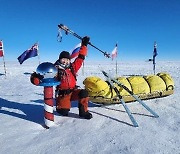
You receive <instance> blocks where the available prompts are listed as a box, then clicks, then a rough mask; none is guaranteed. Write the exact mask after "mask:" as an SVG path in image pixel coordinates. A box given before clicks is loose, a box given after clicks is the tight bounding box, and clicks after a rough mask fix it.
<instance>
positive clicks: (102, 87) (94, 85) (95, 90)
mask: <svg viewBox="0 0 180 154" xmlns="http://www.w3.org/2000/svg"><path fill="white" fill-rule="evenodd" d="M83 84H84V85H85V89H86V90H87V91H88V93H89V96H103V97H105V96H106V97H111V90H110V87H109V85H108V84H107V82H105V81H104V80H102V79H101V78H99V77H96V76H91V77H87V78H86V79H85V80H84V81H83Z"/></svg>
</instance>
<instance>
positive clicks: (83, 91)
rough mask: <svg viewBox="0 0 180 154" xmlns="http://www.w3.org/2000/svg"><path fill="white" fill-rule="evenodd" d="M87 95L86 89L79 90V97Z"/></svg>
mask: <svg viewBox="0 0 180 154" xmlns="http://www.w3.org/2000/svg"><path fill="white" fill-rule="evenodd" d="M86 97H88V91H87V90H86V89H82V90H81V91H80V92H79V98H80V99H81V98H86Z"/></svg>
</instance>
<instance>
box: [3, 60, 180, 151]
mask: <svg viewBox="0 0 180 154" xmlns="http://www.w3.org/2000/svg"><path fill="white" fill-rule="evenodd" d="M37 66H38V63H35V62H32V61H28V60H27V61H25V62H24V63H23V64H22V65H20V64H19V63H18V62H6V71H7V74H6V77H5V73H4V66H3V62H1V63H0V153H1V154H24V153H26V154H32V153H36V154H45V153H61V154H67V153H73V154H95V153H98V154H109V153H123V154H126V153H127V154H170V153H171V154H179V153H180V104H179V100H180V61H159V62H158V61H157V65H156V72H157V73H158V72H168V73H169V74H170V75H171V76H172V78H173V79H174V82H175V90H174V94H172V95H170V96H167V97H164V98H156V99H151V100H146V101H144V102H145V103H146V104H147V105H148V106H149V107H150V108H151V109H153V110H154V111H155V112H156V113H158V115H159V118H154V117H153V116H152V115H151V114H150V113H149V112H148V111H147V110H146V109H145V108H143V107H142V105H140V104H139V103H138V102H133V103H128V104H127V106H128V107H129V109H130V111H131V112H132V114H133V116H134V118H135V119H136V121H137V123H138V125H139V127H133V126H132V123H131V121H130V119H129V117H128V115H127V113H126V112H125V110H124V108H123V106H122V105H121V104H116V105H109V106H99V105H97V104H93V103H92V102H89V111H90V112H91V113H92V114H93V118H92V119H90V120H86V119H81V118H79V115H78V108H77V102H72V108H71V111H70V114H69V116H68V117H63V116H60V115H58V114H57V112H56V111H55V107H54V115H55V117H54V118H55V122H54V123H55V124H54V126H52V127H50V128H49V129H46V128H45V127H44V101H43V99H44V96H43V87H38V86H34V85H32V84H31V83H30V75H31V73H32V72H33V71H36V68H37ZM115 68H116V67H115V61H109V62H93V65H92V63H90V62H85V64H84V68H81V70H80V71H79V74H78V81H77V83H78V85H79V86H81V88H83V87H84V85H83V80H84V79H85V78H86V77H88V76H98V77H101V78H103V79H105V78H104V77H103V74H102V73H101V70H105V71H107V72H108V73H110V74H111V75H112V76H114V77H115V76H116V69H115ZM152 68H153V66H152V62H145V61H141V62H137V61H131V62H130V61H128V62H125V61H124V62H118V70H117V71H118V74H117V76H129V75H150V74H153V70H152ZM54 105H55V104H54Z"/></svg>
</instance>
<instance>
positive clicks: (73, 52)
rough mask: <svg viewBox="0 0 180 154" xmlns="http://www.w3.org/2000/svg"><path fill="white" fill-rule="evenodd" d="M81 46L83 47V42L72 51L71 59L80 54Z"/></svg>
mask: <svg viewBox="0 0 180 154" xmlns="http://www.w3.org/2000/svg"><path fill="white" fill-rule="evenodd" d="M80 48H81V43H79V44H77V45H76V46H75V47H74V49H73V50H72V52H71V59H73V58H75V57H77V56H78V55H79V51H80Z"/></svg>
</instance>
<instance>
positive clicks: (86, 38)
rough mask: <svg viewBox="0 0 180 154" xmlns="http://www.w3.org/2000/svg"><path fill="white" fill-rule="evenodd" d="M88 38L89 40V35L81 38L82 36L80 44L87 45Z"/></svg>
mask: <svg viewBox="0 0 180 154" xmlns="http://www.w3.org/2000/svg"><path fill="white" fill-rule="evenodd" d="M89 40H90V37H88V36H85V37H83V38H82V43H81V45H82V46H83V45H85V46H87V45H88V43H89Z"/></svg>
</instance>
